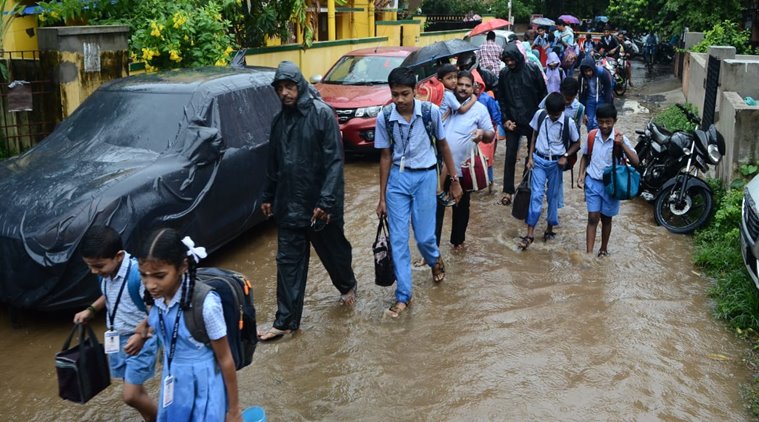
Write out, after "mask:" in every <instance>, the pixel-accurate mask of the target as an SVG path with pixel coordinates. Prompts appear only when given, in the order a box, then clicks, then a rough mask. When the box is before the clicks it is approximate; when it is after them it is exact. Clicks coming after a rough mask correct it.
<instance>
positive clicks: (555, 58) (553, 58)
mask: <svg viewBox="0 0 759 422" xmlns="http://www.w3.org/2000/svg"><path fill="white" fill-rule="evenodd" d="M553 63H561V60H559V55H558V54H556V53H554V52H553V51H552V52H550V53H548V59H546V64H547V65H548V64H553Z"/></svg>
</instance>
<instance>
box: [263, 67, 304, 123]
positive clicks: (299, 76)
mask: <svg viewBox="0 0 759 422" xmlns="http://www.w3.org/2000/svg"><path fill="white" fill-rule="evenodd" d="M279 81H292V82H295V84H296V85H297V86H298V110H300V112H301V113H303V114H305V113H306V111H307V110H308V107H309V105H310V104H311V102H312V101H313V99H314V97H313V96H312V95H311V90H310V89H309V88H308V86H309V84H308V81H306V78H304V77H303V73H301V71H300V69H299V68H298V66H297V65H296V64H295V63H293V62H289V61H283V62H282V63H280V64H279V66H278V67H277V72H276V73H275V74H274V80H273V81H272V83H271V85H272V86H273V87H275V88H276V87H277V82H279Z"/></svg>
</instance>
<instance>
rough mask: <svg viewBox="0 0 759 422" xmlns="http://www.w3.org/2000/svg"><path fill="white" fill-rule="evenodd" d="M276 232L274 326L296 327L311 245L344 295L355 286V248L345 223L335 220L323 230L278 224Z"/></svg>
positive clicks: (299, 314) (301, 303) (304, 291)
mask: <svg viewBox="0 0 759 422" xmlns="http://www.w3.org/2000/svg"><path fill="white" fill-rule="evenodd" d="M277 232H278V233H277V235H278V239H277V315H276V317H275V320H274V324H273V326H274V328H277V329H279V330H297V329H298V327H300V319H301V316H302V315H303V299H304V296H305V293H306V279H307V278H308V261H309V257H310V255H311V245H313V246H314V250H316V254H317V255H319V259H320V260H321V261H322V264H323V265H324V268H325V269H326V270H327V273H329V278H330V279H331V280H332V284H334V285H335V287H337V290H339V291H340V293H341V294H345V293H348V292H349V291H350V290H351V289H352V288H354V287H356V277H355V276H354V274H353V268H351V264H352V260H353V256H352V248H351V244H350V242H348V239H346V238H345V234H344V233H343V224H342V223H339V224H338V223H335V222H332V223H330V224H327V225H326V226H324V229H322V230H320V231H314V230H313V229H312V228H310V227H304V228H285V227H279V228H278V230H277Z"/></svg>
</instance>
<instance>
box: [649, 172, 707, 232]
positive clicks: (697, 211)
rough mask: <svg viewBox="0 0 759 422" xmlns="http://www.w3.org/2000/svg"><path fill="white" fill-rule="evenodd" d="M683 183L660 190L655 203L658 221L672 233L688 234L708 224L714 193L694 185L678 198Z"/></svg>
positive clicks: (655, 213)
mask: <svg viewBox="0 0 759 422" xmlns="http://www.w3.org/2000/svg"><path fill="white" fill-rule="evenodd" d="M680 187H681V183H675V184H674V185H673V186H672V187H670V188H668V189H666V190H664V191H661V192H659V194H658V195H657V196H656V203H655V204H654V217H655V218H656V223H657V224H659V225H661V226H664V227H665V228H666V229H667V230H669V231H671V232H672V233H677V234H686V233H692V232H693V231H694V230H696V229H698V228H699V227H701V226H703V225H704V224H706V221H707V220H708V219H709V217H710V216H711V213H712V207H713V204H712V193H711V192H709V190H708V189H706V188H704V187H703V186H699V185H693V186H691V187H689V188H688V189H687V190H686V191H685V195H684V197H683V200H682V201H678V200H677V196H678V193H679V191H680Z"/></svg>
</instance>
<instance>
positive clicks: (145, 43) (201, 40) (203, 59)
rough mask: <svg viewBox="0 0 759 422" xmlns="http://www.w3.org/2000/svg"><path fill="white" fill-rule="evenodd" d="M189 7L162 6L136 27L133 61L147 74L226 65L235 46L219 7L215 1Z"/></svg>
mask: <svg viewBox="0 0 759 422" xmlns="http://www.w3.org/2000/svg"><path fill="white" fill-rule="evenodd" d="M190 3H191V2H186V1H185V2H183V1H175V2H163V4H162V6H159V7H158V10H155V13H154V15H153V17H152V18H151V19H147V20H146V21H145V22H144V24H142V25H140V24H137V25H140V26H138V27H136V28H135V29H134V33H133V35H132V38H131V43H130V51H131V57H132V59H133V61H136V62H138V63H140V62H141V63H144V64H145V68H146V69H147V70H152V69H171V68H178V67H198V66H208V65H216V66H226V65H227V64H228V63H229V60H230V58H231V57H230V56H231V54H232V53H233V52H234V51H235V48H236V45H235V40H234V37H233V36H232V35H231V34H230V26H231V24H230V22H229V21H227V20H226V19H224V17H223V16H222V8H223V5H222V4H221V3H220V2H218V1H215V0H211V1H208V2H207V3H205V4H204V5H202V6H200V7H196V6H193V5H192V4H190ZM133 24H136V23H135V22H133Z"/></svg>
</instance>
